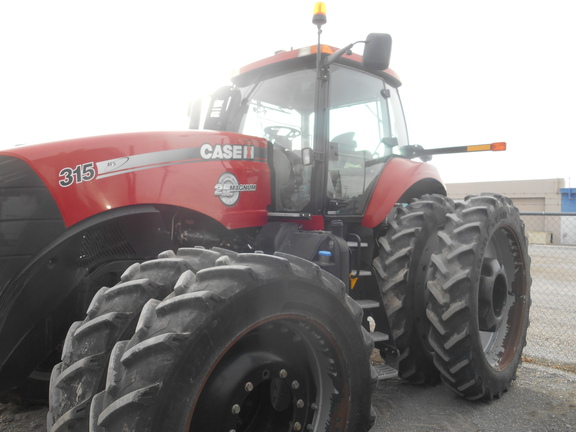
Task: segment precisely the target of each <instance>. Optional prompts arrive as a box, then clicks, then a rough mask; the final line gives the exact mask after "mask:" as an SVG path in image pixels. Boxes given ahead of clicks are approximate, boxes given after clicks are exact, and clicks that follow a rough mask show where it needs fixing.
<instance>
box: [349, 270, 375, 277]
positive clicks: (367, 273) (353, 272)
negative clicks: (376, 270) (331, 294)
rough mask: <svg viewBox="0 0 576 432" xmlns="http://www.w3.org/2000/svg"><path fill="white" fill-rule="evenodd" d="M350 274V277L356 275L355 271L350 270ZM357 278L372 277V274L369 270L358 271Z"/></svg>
mask: <svg viewBox="0 0 576 432" xmlns="http://www.w3.org/2000/svg"><path fill="white" fill-rule="evenodd" d="M350 274H351V275H355V274H356V270H350ZM358 276H359V277H366V276H372V272H371V271H370V270H360V271H359V272H358Z"/></svg>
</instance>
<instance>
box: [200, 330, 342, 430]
mask: <svg viewBox="0 0 576 432" xmlns="http://www.w3.org/2000/svg"><path fill="white" fill-rule="evenodd" d="M298 327H300V329H299V330H301V329H304V328H305V327H304V326H302V325H300V326H298ZM296 330H297V326H295V325H294V324H290V325H284V324H282V323H280V322H278V323H268V324H265V325H263V326H261V327H257V328H256V329H255V330H253V331H252V332H250V333H248V334H246V335H244V336H242V337H241V338H240V339H239V340H238V341H237V342H236V343H235V344H234V345H233V346H232V348H231V349H230V350H229V351H228V352H227V353H226V355H224V357H223V358H222V359H221V360H220V362H219V363H218V364H217V365H216V366H215V368H214V369H213V370H212V372H211V373H210V377H209V379H208V380H207V382H206V384H205V386H204V389H203V390H202V394H201V396H200V398H199V400H198V404H197V406H196V408H195V413H198V414H195V415H194V416H193V418H192V422H191V427H190V430H192V431H195V430H203V429H202V427H203V425H204V423H205V422H207V419H208V418H210V419H211V420H210V424H209V426H210V429H211V430H218V431H220V430H221V431H225V432H232V431H233V432H268V431H270V432H284V431H286V432H288V431H299V430H307V429H308V430H312V429H311V428H312V427H313V426H312V425H313V423H314V421H315V419H314V416H315V414H316V413H317V412H318V403H317V397H318V396H322V395H321V393H323V391H322V390H319V389H318V387H320V388H322V387H323V386H326V385H327V384H326V383H324V382H325V381H326V379H325V378H324V379H323V378H320V381H319V377H318V375H317V374H318V369H319V368H320V367H324V366H320V365H317V364H311V363H310V360H309V356H307V355H304V351H305V350H307V349H308V348H307V346H306V345H307V343H309V342H310V341H311V340H315V341H316V342H318V343H319V346H321V345H322V344H323V343H324V341H323V340H322V339H320V338H319V337H317V335H316V333H314V332H312V333H306V335H304V337H302V336H301V334H300V333H299V331H296ZM306 332H309V329H308V330H306ZM305 341H306V342H307V343H306V342H305ZM330 385H332V384H331V383H330Z"/></svg>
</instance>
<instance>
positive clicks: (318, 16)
mask: <svg viewBox="0 0 576 432" xmlns="http://www.w3.org/2000/svg"><path fill="white" fill-rule="evenodd" d="M312 23H313V24H315V25H317V26H318V28H320V27H321V26H323V25H324V24H326V5H325V4H324V3H323V2H317V3H316V4H315V5H314V15H313V16H312Z"/></svg>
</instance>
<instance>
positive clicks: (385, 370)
mask: <svg viewBox="0 0 576 432" xmlns="http://www.w3.org/2000/svg"><path fill="white" fill-rule="evenodd" d="M372 366H374V369H376V372H378V379H381V380H385V379H390V378H398V371H397V370H396V369H394V368H393V367H391V366H388V365H385V364H378V365H372Z"/></svg>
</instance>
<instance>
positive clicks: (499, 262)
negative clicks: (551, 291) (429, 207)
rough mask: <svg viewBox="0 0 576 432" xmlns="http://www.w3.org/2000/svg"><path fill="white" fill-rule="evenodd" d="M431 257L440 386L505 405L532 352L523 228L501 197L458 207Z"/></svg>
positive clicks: (473, 199)
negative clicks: (525, 349)
mask: <svg viewBox="0 0 576 432" xmlns="http://www.w3.org/2000/svg"><path fill="white" fill-rule="evenodd" d="M439 237H440V241H441V245H442V247H441V251H440V252H439V253H438V254H435V255H434V256H433V257H432V266H431V267H432V270H433V275H432V279H431V280H430V281H429V282H428V285H427V288H428V291H429V293H430V297H429V303H428V306H427V310H426V313H427V316H428V318H429V320H430V322H431V324H432V326H431V328H430V333H429V343H430V345H431V346H432V348H433V350H434V363H435V365H436V367H437V368H438V370H439V371H440V372H441V374H442V380H443V381H444V383H445V384H447V385H448V387H450V388H451V389H452V390H454V391H455V392H456V393H457V394H459V395H461V396H463V397H465V398H466V399H470V400H474V399H486V400H491V399H494V398H499V397H500V396H501V395H502V393H503V392H505V391H506V390H507V388H508V386H509V384H510V382H511V381H512V380H513V379H514V378H515V377H516V369H517V368H518V365H519V363H520V361H521V356H522V349H523V347H524V346H525V345H526V331H527V328H528V312H529V308H530V284H531V279H530V257H529V256H528V251H527V242H526V236H525V234H524V224H523V222H522V221H521V220H520V216H519V213H518V210H517V209H516V208H515V207H514V206H513V205H512V202H511V201H510V200H509V199H508V198H505V197H503V196H500V195H491V194H483V195H479V196H470V197H467V198H466V199H465V201H464V202H462V203H458V206H457V210H456V212H455V213H454V214H453V215H452V216H451V217H450V222H449V223H448V224H447V225H446V228H445V230H444V231H443V232H441V233H440V234H439Z"/></svg>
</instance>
